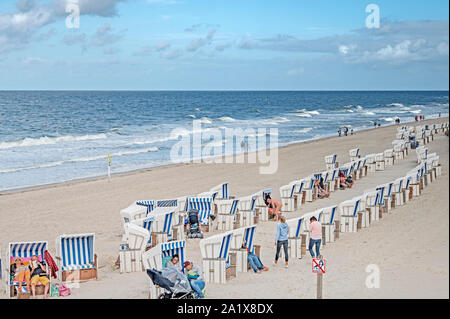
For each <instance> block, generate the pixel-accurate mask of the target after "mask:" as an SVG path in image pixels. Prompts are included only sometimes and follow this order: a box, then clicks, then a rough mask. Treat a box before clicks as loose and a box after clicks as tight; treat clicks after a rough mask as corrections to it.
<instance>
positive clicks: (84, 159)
mask: <svg viewBox="0 0 450 319" xmlns="http://www.w3.org/2000/svg"><path fill="white" fill-rule="evenodd" d="M156 151H158V148H157V147H149V148H143V149H137V150H130V151H120V152H115V153H112V154H110V155H111V157H115V156H124V155H134V154H140V153H148V152H156ZM107 158H108V154H106V155H97V156H90V157H79V158H72V159H68V160H62V161H55V162H49V163H43V164H40V165H35V166H27V167H19V168H10V169H4V170H0V174H5V173H14V172H20V171H27V170H32V169H39V168H48V167H55V166H60V165H63V164H65V163H76V162H91V161H97V160H100V159H107Z"/></svg>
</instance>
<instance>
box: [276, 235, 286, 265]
mask: <svg viewBox="0 0 450 319" xmlns="http://www.w3.org/2000/svg"><path fill="white" fill-rule="evenodd" d="M288 245H289V241H287V240H283V241H277V253H276V254H275V261H278V256H279V255H280V250H281V246H283V249H284V260H285V261H286V262H288V261H289V254H288Z"/></svg>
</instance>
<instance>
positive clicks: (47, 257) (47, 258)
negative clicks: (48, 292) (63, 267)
mask: <svg viewBox="0 0 450 319" xmlns="http://www.w3.org/2000/svg"><path fill="white" fill-rule="evenodd" d="M44 259H45V261H46V262H47V265H48V266H49V267H50V274H51V276H52V277H53V278H56V277H57V275H56V274H57V272H58V266H57V265H56V263H55V261H54V260H53V258H52V256H51V255H50V253H49V252H48V250H46V251H44Z"/></svg>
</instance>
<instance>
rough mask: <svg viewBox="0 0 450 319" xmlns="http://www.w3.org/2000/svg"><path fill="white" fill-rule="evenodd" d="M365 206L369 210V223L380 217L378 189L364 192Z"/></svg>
mask: <svg viewBox="0 0 450 319" xmlns="http://www.w3.org/2000/svg"><path fill="white" fill-rule="evenodd" d="M363 196H364V197H365V201H366V203H365V206H366V209H367V210H368V211H369V223H373V222H375V221H378V220H379V219H380V194H379V192H378V191H376V190H368V191H365V192H364V195H363Z"/></svg>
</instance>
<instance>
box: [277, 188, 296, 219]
mask: <svg viewBox="0 0 450 319" xmlns="http://www.w3.org/2000/svg"><path fill="white" fill-rule="evenodd" d="M295 189H296V183H295V182H294V183H290V184H288V185H284V186H281V187H280V195H281V203H282V205H283V206H282V207H281V211H282V212H283V213H284V212H293V211H294V210H295V207H294V204H295V199H294V194H295Z"/></svg>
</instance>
